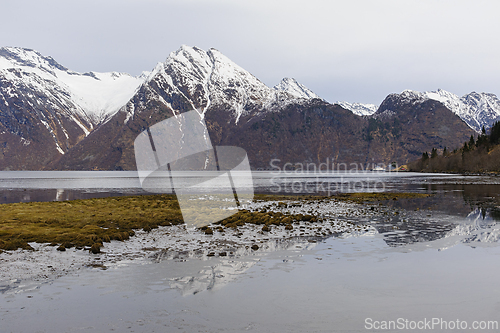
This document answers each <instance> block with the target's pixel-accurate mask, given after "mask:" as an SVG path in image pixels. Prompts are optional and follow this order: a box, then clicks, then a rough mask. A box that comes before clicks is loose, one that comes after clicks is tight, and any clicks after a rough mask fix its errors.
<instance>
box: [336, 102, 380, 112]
mask: <svg viewBox="0 0 500 333" xmlns="http://www.w3.org/2000/svg"><path fill="white" fill-rule="evenodd" d="M335 104H338V105H340V106H341V107H343V108H344V109H346V110H349V111H351V112H352V113H354V114H356V115H358V116H371V115H372V114H374V113H375V112H377V109H378V106H377V105H375V104H362V103H349V102H342V101H341V102H335Z"/></svg>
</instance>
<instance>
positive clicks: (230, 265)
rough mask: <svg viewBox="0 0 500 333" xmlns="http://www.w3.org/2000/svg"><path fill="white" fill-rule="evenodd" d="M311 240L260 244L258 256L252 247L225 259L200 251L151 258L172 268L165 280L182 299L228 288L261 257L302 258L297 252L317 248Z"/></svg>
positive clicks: (236, 250)
mask: <svg viewBox="0 0 500 333" xmlns="http://www.w3.org/2000/svg"><path fill="white" fill-rule="evenodd" d="M310 240H311V238H295V239H286V240H282V239H271V240H269V241H266V242H263V243H259V251H257V252H255V251H253V250H252V249H250V248H249V247H240V248H228V249H227V255H225V256H223V257H221V256H219V257H211V258H207V256H206V254H204V253H203V252H200V251H183V252H179V251H168V250H167V251H160V252H157V253H155V254H154V255H153V256H152V258H153V259H154V261H156V262H162V261H163V262H166V264H167V265H169V266H170V267H169V269H168V272H169V273H171V274H172V276H166V280H167V281H168V283H169V285H170V288H174V289H178V290H179V291H180V292H181V293H182V295H193V294H197V293H199V292H201V291H204V290H212V289H219V288H221V287H223V286H225V285H226V284H228V283H229V282H231V281H233V280H234V279H236V278H237V277H238V276H239V275H241V274H243V273H245V272H246V271H247V270H248V269H249V268H251V267H252V266H254V265H255V264H256V263H257V262H258V261H259V260H260V258H261V257H262V256H265V255H268V254H269V253H271V252H277V251H287V252H288V254H287V257H294V256H299V254H298V252H300V251H303V250H311V249H312V248H313V247H315V246H316V242H315V241H313V242H311V241H310ZM294 254H295V255H294ZM192 259H194V260H192ZM288 260H290V261H293V260H292V259H284V260H283V263H284V264H286V262H287V261H288ZM186 261H190V263H191V265H193V266H192V267H191V268H190V269H189V270H186ZM178 265H182V266H179V267H178V269H176V267H175V266H178ZM179 272H183V273H182V274H179ZM167 274H168V273H167Z"/></svg>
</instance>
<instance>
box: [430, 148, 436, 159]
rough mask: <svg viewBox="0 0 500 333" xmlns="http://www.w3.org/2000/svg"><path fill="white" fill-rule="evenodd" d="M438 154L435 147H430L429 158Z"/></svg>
mask: <svg viewBox="0 0 500 333" xmlns="http://www.w3.org/2000/svg"><path fill="white" fill-rule="evenodd" d="M437 156H438V152H437V149H436V148H432V150H431V158H436V157H437Z"/></svg>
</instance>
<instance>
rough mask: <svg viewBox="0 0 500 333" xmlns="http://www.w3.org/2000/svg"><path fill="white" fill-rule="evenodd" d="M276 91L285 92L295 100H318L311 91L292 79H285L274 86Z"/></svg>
mask: <svg viewBox="0 0 500 333" xmlns="http://www.w3.org/2000/svg"><path fill="white" fill-rule="evenodd" d="M274 89H275V90H277V91H282V92H286V93H288V94H290V95H292V96H293V97H296V98H304V99H313V98H319V99H321V97H319V96H318V95H316V94H315V93H314V92H313V91H312V90H310V89H309V88H307V87H306V86H304V85H303V84H301V83H299V82H297V80H295V79H294V78H288V77H285V78H283V79H282V80H281V82H280V83H278V84H277V85H275V86H274Z"/></svg>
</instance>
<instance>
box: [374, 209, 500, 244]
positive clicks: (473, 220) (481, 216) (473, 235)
mask: <svg viewBox="0 0 500 333" xmlns="http://www.w3.org/2000/svg"><path fill="white" fill-rule="evenodd" d="M398 213H399V211H398ZM497 214H498V212H493V211H491V210H489V209H483V208H475V209H474V210H472V211H471V212H470V213H469V214H468V215H467V216H466V218H460V217H456V216H452V215H446V214H442V213H433V212H432V211H429V210H428V211H420V210H419V211H416V212H415V211H413V212H412V211H401V212H400V213H399V214H397V215H395V216H392V217H390V218H385V219H380V220H378V221H377V220H375V221H374V222H373V223H372V226H373V227H374V228H375V229H376V230H377V231H378V233H380V234H381V235H382V236H383V238H384V241H385V242H386V243H387V245H389V246H391V247H400V246H407V245H410V244H415V243H429V244H427V245H428V246H429V247H431V248H433V247H435V248H438V249H444V248H448V247H451V246H454V245H456V244H458V243H466V244H471V245H474V244H475V245H478V244H479V243H481V244H487V243H495V242H498V241H499V239H500V223H499V222H498V215H497ZM445 239H446V245H444V243H442V242H439V241H440V240H445Z"/></svg>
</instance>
